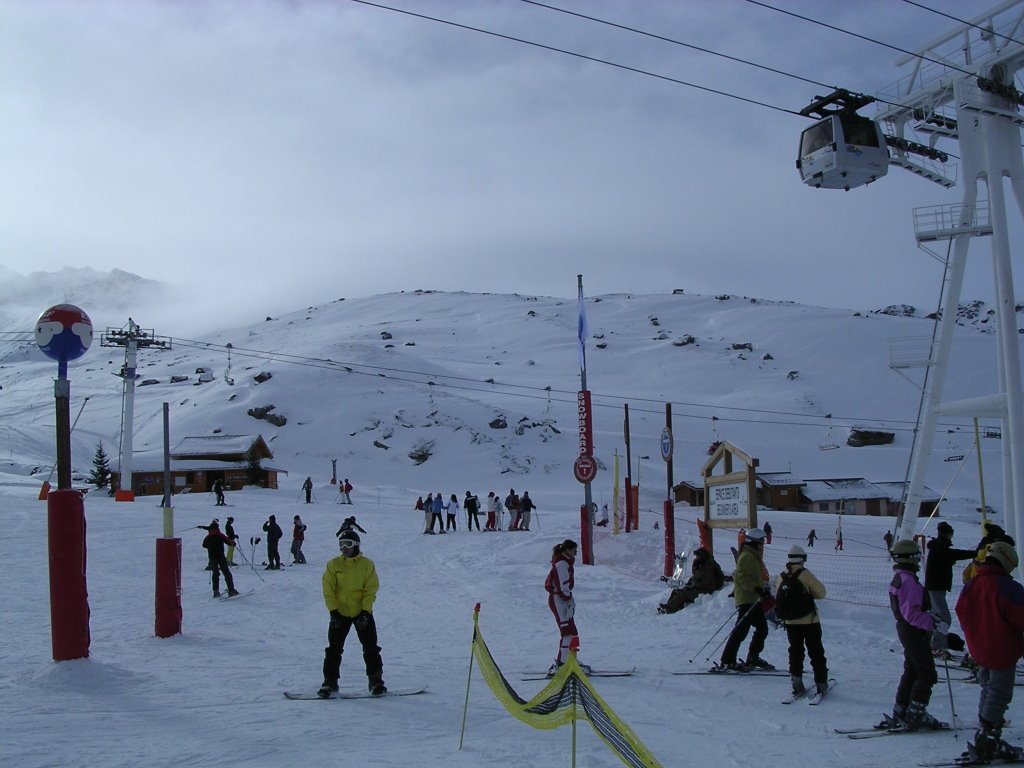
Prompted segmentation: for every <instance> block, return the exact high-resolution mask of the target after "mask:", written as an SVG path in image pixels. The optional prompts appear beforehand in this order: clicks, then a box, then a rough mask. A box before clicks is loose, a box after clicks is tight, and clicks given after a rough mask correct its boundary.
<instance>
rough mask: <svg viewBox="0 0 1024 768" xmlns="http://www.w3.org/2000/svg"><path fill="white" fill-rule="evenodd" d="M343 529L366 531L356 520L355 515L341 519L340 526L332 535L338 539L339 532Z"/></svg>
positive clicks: (343, 530)
mask: <svg viewBox="0 0 1024 768" xmlns="http://www.w3.org/2000/svg"><path fill="white" fill-rule="evenodd" d="M345 531H359V532H360V533H366V529H365V528H363V527H362V526H361V525H360V524H359V523H357V522H356V516H355V515H352V517H346V518H345V519H344V520H342V521H341V527H340V528H339V529H338V530H337V531H336V532H335V534H334V535H335V536H337V537H338V538H339V539H340V538H341V534H343V533H344V532H345Z"/></svg>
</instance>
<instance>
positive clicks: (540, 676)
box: [519, 667, 636, 682]
mask: <svg viewBox="0 0 1024 768" xmlns="http://www.w3.org/2000/svg"><path fill="white" fill-rule="evenodd" d="M634 672H636V667H633V668H632V669H595V670H592V671H591V672H589V673H587V677H629V676H630V675H632V674H633V673H634ZM523 675H524V676H523V677H521V678H519V679H520V680H522V681H523V682H527V681H531V680H550V679H551V678H552V677H554V675H549V674H548V673H547V672H524V673H523Z"/></svg>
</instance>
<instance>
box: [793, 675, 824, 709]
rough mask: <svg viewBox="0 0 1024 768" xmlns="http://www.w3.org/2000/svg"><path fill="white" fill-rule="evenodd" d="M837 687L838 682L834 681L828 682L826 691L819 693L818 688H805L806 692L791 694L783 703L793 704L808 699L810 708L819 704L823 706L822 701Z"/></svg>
mask: <svg viewBox="0 0 1024 768" xmlns="http://www.w3.org/2000/svg"><path fill="white" fill-rule="evenodd" d="M835 687H836V681H835V679H832V680H829V681H828V686H827V687H826V688H825V690H824V691H818V690H817V689H816V688H814V689H811V688H805V689H804V690H802V691H800V693H791V694H790V695H789V696H787V697H786V698H784V699H783V700H782V703H783V704H792V703H793V702H795V701H800V700H802V699H806V700H807V703H808V704H809V705H810V706H812V707H816V706H818V705H819V704H821V700H822V699H824V698H825V697H826V696H827V695H828V694H829V692H831V690H832V689H833V688H835Z"/></svg>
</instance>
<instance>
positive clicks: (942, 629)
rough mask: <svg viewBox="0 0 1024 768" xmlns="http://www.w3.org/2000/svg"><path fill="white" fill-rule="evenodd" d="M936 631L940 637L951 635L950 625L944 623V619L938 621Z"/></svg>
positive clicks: (936, 621)
mask: <svg viewBox="0 0 1024 768" xmlns="http://www.w3.org/2000/svg"><path fill="white" fill-rule="evenodd" d="M935 631H936V632H938V633H939V634H940V635H946V634H949V623H948V622H945V621H943V620H942V619H936V620H935Z"/></svg>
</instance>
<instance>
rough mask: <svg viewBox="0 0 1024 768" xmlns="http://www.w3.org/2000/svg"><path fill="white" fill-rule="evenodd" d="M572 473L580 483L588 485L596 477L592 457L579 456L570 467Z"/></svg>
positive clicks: (595, 465) (595, 463) (595, 464)
mask: <svg viewBox="0 0 1024 768" xmlns="http://www.w3.org/2000/svg"><path fill="white" fill-rule="evenodd" d="M572 473H573V474H574V475H575V476H576V479H577V480H578V481H579V482H581V483H589V482H591V481H592V480H593V479H594V478H595V477H596V476H597V462H596V461H594V457H593V456H580V457H579V458H578V459H576V463H575V464H573V465H572Z"/></svg>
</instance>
